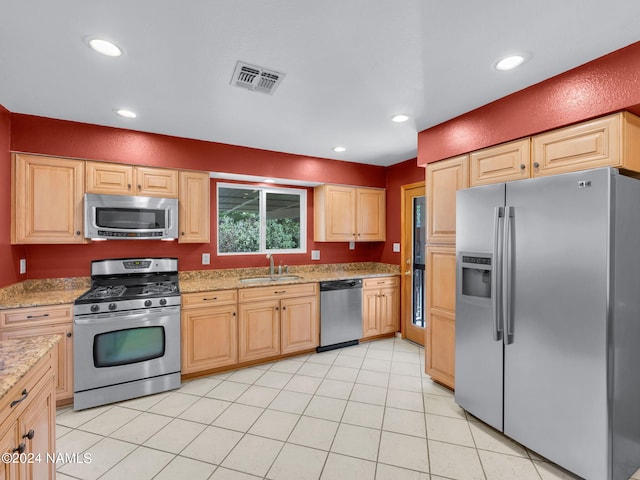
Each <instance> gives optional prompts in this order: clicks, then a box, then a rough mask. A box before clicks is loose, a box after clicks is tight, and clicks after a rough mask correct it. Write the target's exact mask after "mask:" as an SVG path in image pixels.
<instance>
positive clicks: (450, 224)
mask: <svg viewBox="0 0 640 480" xmlns="http://www.w3.org/2000/svg"><path fill="white" fill-rule="evenodd" d="M426 175H427V179H426V183H427V242H428V243H444V244H453V243H455V242H456V191H458V190H460V189H463V188H467V187H468V186H469V156H468V155H463V156H461V157H456V158H451V159H449V160H443V161H441V162H435V163H430V164H428V165H427V173H426Z"/></svg>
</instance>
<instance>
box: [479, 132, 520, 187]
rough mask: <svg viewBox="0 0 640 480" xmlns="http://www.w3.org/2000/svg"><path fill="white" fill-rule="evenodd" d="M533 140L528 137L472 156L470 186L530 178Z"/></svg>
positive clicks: (480, 151)
mask: <svg viewBox="0 0 640 480" xmlns="http://www.w3.org/2000/svg"><path fill="white" fill-rule="evenodd" d="M530 144H531V140H530V139H529V138H528V137H527V138H525V139H522V140H516V141H514V142H509V143H503V144H501V145H497V146H495V147H490V148H484V149H482V150H477V151H475V152H472V153H471V154H470V159H469V185H470V186H472V187H474V186H476V185H487V184H489V183H498V182H509V181H511V180H521V179H523V178H529V172H530V170H531V167H530V164H531V161H530V160H531V145H530Z"/></svg>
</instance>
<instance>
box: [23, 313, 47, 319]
mask: <svg viewBox="0 0 640 480" xmlns="http://www.w3.org/2000/svg"><path fill="white" fill-rule="evenodd" d="M48 316H49V314H48V313H43V314H42V315H27V318H43V317H48Z"/></svg>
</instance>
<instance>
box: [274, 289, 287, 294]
mask: <svg viewBox="0 0 640 480" xmlns="http://www.w3.org/2000/svg"><path fill="white" fill-rule="evenodd" d="M273 293H274V294H276V295H277V294H279V293H287V291H286V290H280V291H275V292H273Z"/></svg>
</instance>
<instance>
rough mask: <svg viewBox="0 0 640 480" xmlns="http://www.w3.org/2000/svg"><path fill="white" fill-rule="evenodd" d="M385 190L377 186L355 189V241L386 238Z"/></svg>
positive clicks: (371, 240) (372, 240)
mask: <svg viewBox="0 0 640 480" xmlns="http://www.w3.org/2000/svg"><path fill="white" fill-rule="evenodd" d="M386 235H387V231H386V200H385V191H384V190H382V189H379V188H358V189H356V241H359V242H374V241H384V240H385V239H386Z"/></svg>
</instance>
